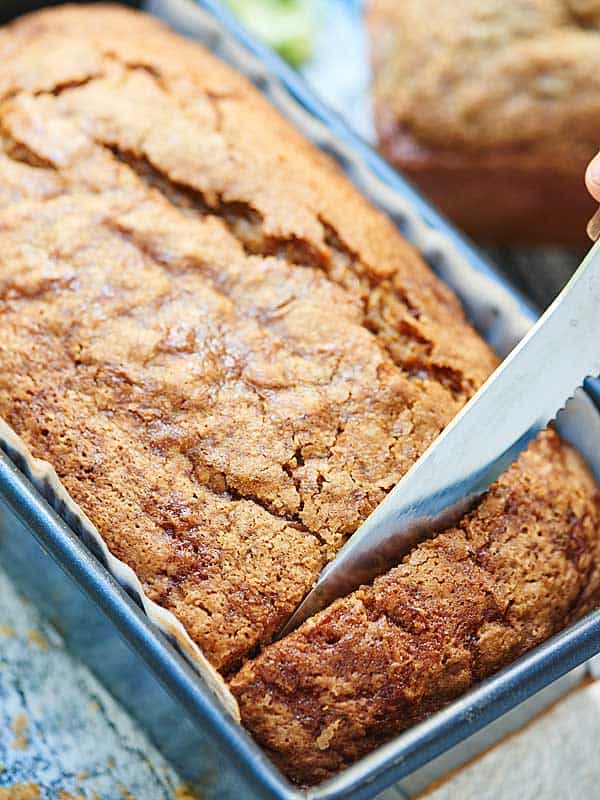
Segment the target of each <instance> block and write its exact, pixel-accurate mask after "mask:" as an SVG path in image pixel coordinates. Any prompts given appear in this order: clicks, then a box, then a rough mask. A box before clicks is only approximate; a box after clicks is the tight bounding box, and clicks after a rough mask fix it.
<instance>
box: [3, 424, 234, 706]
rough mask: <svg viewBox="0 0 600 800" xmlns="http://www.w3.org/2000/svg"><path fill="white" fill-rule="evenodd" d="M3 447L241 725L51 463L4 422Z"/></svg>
mask: <svg viewBox="0 0 600 800" xmlns="http://www.w3.org/2000/svg"><path fill="white" fill-rule="evenodd" d="M0 445H1V446H2V449H4V450H5V451H6V452H7V453H8V455H9V457H10V458H11V460H13V461H14V462H15V463H16V465H17V466H18V468H19V469H20V470H21V472H23V473H24V474H25V475H26V477H27V478H29V480H30V481H31V483H32V484H33V485H34V486H35V488H36V489H37V490H38V491H39V492H40V493H41V494H42V495H43V497H45V499H46V500H47V501H48V502H49V504H50V505H51V506H52V508H53V509H54V510H55V511H56V512H57V514H59V516H60V517H62V519H63V520H64V521H65V522H66V523H67V525H68V526H69V527H70V528H71V529H72V530H73V531H74V532H76V533H77V535H78V536H79V537H80V538H81V539H82V541H83V542H84V543H85V545H86V546H87V547H88V548H89V549H90V550H91V551H92V552H94V553H95V554H96V555H97V556H99V558H100V560H101V561H102V562H103V563H104V565H105V566H106V569H107V570H108V571H109V572H110V574H111V575H112V576H113V578H115V580H116V581H117V582H118V583H119V584H120V585H121V586H122V587H123V588H124V589H125V590H126V591H127V592H128V593H129V594H133V595H134V596H135V597H136V598H137V599H138V600H139V602H140V605H141V606H142V608H143V609H144V612H145V613H146V615H147V617H148V619H149V620H150V622H152V623H153V624H154V625H156V627H157V628H158V629H159V630H160V631H161V632H162V633H164V634H165V635H166V636H167V637H168V638H169V640H171V641H173V642H175V644H176V645H177V646H178V647H179V649H180V650H181V652H182V653H183V654H184V655H185V656H186V657H187V659H188V660H189V661H190V662H191V664H192V666H193V667H194V668H195V669H196V671H197V672H198V673H199V674H200V675H201V676H202V678H203V679H204V681H205V682H206V684H207V685H208V686H209V687H210V689H211V690H212V692H213V693H214V694H215V696H216V697H217V698H218V699H219V700H220V702H221V703H222V705H223V707H224V709H225V711H226V712H227V713H228V714H229V715H230V716H232V717H233V718H234V719H235V720H237V721H238V722H239V721H240V710H239V707H238V704H237V701H236V699H235V697H234V696H233V695H232V694H231V692H230V691H229V688H228V687H227V684H226V682H225V680H224V679H223V678H222V677H221V675H220V674H219V673H218V672H217V670H216V669H215V668H214V667H213V666H212V665H211V664H210V662H209V661H208V659H207V658H206V656H205V655H204V654H203V653H202V651H201V649H200V648H199V647H198V645H197V644H196V643H195V642H194V641H192V639H191V638H190V636H189V634H188V633H187V631H186V630H185V628H184V627H183V625H182V624H181V622H179V620H178V619H177V618H176V617H175V616H174V615H173V614H172V613H171V612H170V611H167V610H166V609H165V608H162V606H159V605H158V604H157V603H155V602H154V601H153V600H150V599H149V598H148V597H146V595H145V593H144V590H143V588H142V584H141V583H140V580H139V578H138V577H137V575H136V574H135V572H134V571H133V570H132V569H131V567H128V566H127V564H124V563H123V562H122V561H120V560H119V559H118V558H115V556H114V555H113V554H112V553H111V552H110V550H109V549H108V547H107V545H106V542H105V541H104V539H103V538H102V536H101V535H100V533H99V531H98V529H97V528H96V526H95V525H94V524H93V523H92V521H91V520H90V519H89V517H88V516H87V515H86V513H85V512H84V511H82V509H81V508H80V507H79V506H78V505H77V503H76V502H75V501H74V500H73V498H72V497H71V496H70V495H69V493H68V492H67V490H66V489H65V487H64V486H63V485H62V483H61V482H60V479H59V477H58V475H57V474H56V471H55V470H54V467H53V466H52V465H51V464H49V463H48V462H47V461H43V460H42V459H39V458H35V457H34V456H33V455H32V454H31V452H30V451H29V448H28V447H27V445H26V444H25V442H23V440H22V439H21V438H20V437H19V436H18V435H17V434H16V433H15V432H14V431H13V429H12V428H11V427H10V426H9V425H7V423H6V422H5V421H4V420H3V419H0Z"/></svg>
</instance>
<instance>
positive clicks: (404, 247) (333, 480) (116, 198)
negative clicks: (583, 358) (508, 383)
mask: <svg viewBox="0 0 600 800" xmlns="http://www.w3.org/2000/svg"><path fill="white" fill-rule="evenodd" d="M0 64H1V65H2V66H1V67H0V206H1V207H2V213H1V215H0V253H1V254H2V255H1V257H0V354H1V356H0V357H1V359H2V366H3V369H2V374H1V375H0V415H2V416H3V417H4V418H5V419H6V421H7V422H8V423H9V424H10V425H11V426H12V428H13V429H14V430H15V431H16V432H17V433H18V434H19V435H20V436H21V437H22V439H23V440H24V442H25V444H26V445H27V446H28V447H29V449H30V450H31V452H32V454H33V455H34V456H35V457H38V458H42V459H44V460H46V461H48V462H50V463H51V464H52V465H53V466H54V467H55V469H56V471H57V474H58V476H59V478H60V479H61V481H62V483H63V484H64V486H65V488H66V489H67V490H68V492H69V493H70V495H71V497H72V498H73V500H74V501H75V502H76V503H77V504H78V505H79V506H80V507H81V508H82V510H83V511H84V512H85V513H86V514H87V516H88V517H89V518H90V520H91V521H92V522H93V523H94V525H95V526H96V527H97V528H98V530H99V532H100V534H101V535H102V537H103V538H104V540H105V541H106V543H107V545H108V547H109V549H110V550H111V552H112V553H113V554H114V555H115V556H116V557H117V558H119V559H121V560H122V561H124V562H125V563H126V564H128V565H129V566H130V567H132V569H133V570H134V571H135V572H136V574H137V575H138V576H139V578H140V580H141V582H142V584H143V586H144V590H145V592H146V594H147V595H148V596H149V597H150V599H152V600H154V601H156V602H157V603H159V604H160V605H162V606H164V607H165V608H167V609H168V610H171V611H173V613H174V614H175V616H176V617H178V619H179V620H180V621H181V622H182V623H183V624H184V625H185V626H186V628H187V630H188V631H189V633H190V635H191V637H192V638H193V639H194V640H195V641H196V642H197V643H198V644H199V646H200V647H201V648H202V650H203V652H204V653H205V654H206V656H207V657H208V658H209V660H210V661H211V663H212V664H213V665H214V666H215V667H216V668H217V669H219V670H220V671H221V673H223V674H227V673H230V672H231V671H232V670H234V669H236V668H237V667H238V666H239V665H240V664H241V663H242V662H243V661H244V659H245V658H246V657H247V656H248V655H249V654H251V653H254V652H256V650H257V649H258V648H260V646H261V645H263V644H264V643H265V642H267V641H269V639H270V638H271V637H272V635H273V633H274V631H275V630H277V629H278V628H279V627H280V625H281V624H282V623H283V622H284V621H285V619H286V618H287V617H288V615H289V614H290V613H291V611H292V610H293V609H294V607H295V606H296V604H297V602H298V601H299V600H300V598H301V597H302V595H303V594H304V593H305V592H306V591H307V589H308V588H309V587H310V586H311V584H312V583H313V581H314V580H315V578H316V577H317V575H318V573H319V572H320V570H321V568H322V566H323V565H324V563H325V562H326V560H327V559H329V558H331V557H332V556H333V555H334V554H335V552H336V551H337V549H338V548H339V546H340V545H341V544H342V543H343V542H344V541H345V540H346V539H347V537H348V536H349V535H350V534H351V533H352V532H353V530H355V528H356V527H357V526H358V525H359V524H360V522H361V521H362V520H363V519H364V518H365V517H366V516H367V515H368V513H369V512H370V511H371V510H372V509H373V508H374V507H375V506H376V505H377V504H378V503H379V502H380V500H381V499H382V498H383V497H384V496H385V494H386V492H387V491H388V490H389V489H390V488H391V487H392V486H393V485H395V483H396V482H397V481H398V480H399V478H400V477H401V476H402V475H403V474H404V473H405V472H406V471H407V470H408V469H409V468H410V466H411V465H412V464H413V463H414V461H415V460H416V458H417V457H418V455H419V454H420V453H421V452H422V451H423V450H424V449H425V448H426V447H427V445H428V444H429V443H430V442H431V441H433V439H434V438H435V437H436V436H437V434H438V433H439V432H440V430H441V429H442V428H443V427H444V425H445V424H446V423H447V422H448V421H449V420H450V419H451V418H452V417H453V416H454V414H455V413H456V411H457V410H458V409H459V408H460V407H461V406H462V405H463V403H464V402H465V401H466V399H467V398H468V397H469V396H470V394H471V393H472V392H473V391H474V390H475V389H476V388H477V387H478V386H479V385H480V384H481V383H482V381H483V380H484V379H485V377H487V375H488V374H489V373H490V372H491V371H492V369H493V367H494V365H495V363H496V360H495V357H494V356H493V354H492V353H491V351H490V350H489V348H488V347H487V346H486V345H485V344H484V343H483V341H482V340H481V339H480V338H479V337H478V336H477V334H476V333H475V332H474V331H473V330H472V329H471V327H470V326H469V325H468V324H467V322H466V321H465V319H464V316H463V313H462V310H461V308H460V306H459V304H458V302H457V300H456V298H454V297H453V295H452V294H451V293H450V292H449V290H448V289H447V288H446V287H444V286H443V285H442V284H441V283H440V282H439V281H438V280H437V279H436V278H435V277H434V276H433V274H432V273H431V272H430V270H429V269H428V268H427V267H426V266H425V265H424V264H423V262H422V261H421V259H420V258H419V256H418V255H417V254H416V252H415V251H414V249H413V248H412V247H411V246H409V245H408V244H407V243H406V242H405V241H404V240H402V238H401V237H400V236H399V234H398V233H397V231H396V230H395V228H394V226H393V225H392V223H391V222H390V221H389V220H387V219H386V217H385V216H384V215H383V214H382V213H380V212H379V211H377V210H376V209H374V208H373V207H371V206H370V205H369V204H368V203H367V202H366V201H365V200H364V199H363V198H362V197H361V196H360V195H359V194H358V193H357V192H356V191H355V190H354V188H353V187H352V186H351V184H350V183H349V182H348V181H347V179H346V178H345V177H344V176H343V175H342V173H341V172H340V171H339V170H338V169H337V167H335V166H334V165H333V163H332V162H330V160H329V159H327V158H326V157H325V156H324V155H323V154H321V153H320V152H319V151H317V150H316V149H315V148H314V147H312V146H311V145H310V144H308V143H307V142H306V141H305V140H304V139H303V138H302V137H301V136H300V135H299V134H298V133H296V132H295V131H294V129H293V128H292V127H291V126H290V125H289V124H288V123H287V122H285V121H284V120H283V119H282V118H281V117H280V116H279V114H277V112H275V111H274V110H273V109H272V108H271V107H270V106H269V105H268V104H267V103H266V101H265V100H264V99H263V98H262V97H261V96H260V95H259V93H258V92H257V91H256V90H255V89H254V88H253V87H251V86H250V84H249V83H248V82H247V81H246V80H245V79H244V78H242V77H241V76H239V75H237V74H236V73H235V72H233V71H232V70H231V69H230V68H228V67H227V66H225V65H224V64H221V63H220V62H219V61H218V60H216V59H215V58H214V57H213V56H212V55H210V54H209V53H207V52H206V51H204V50H203V49H202V48H201V47H199V46H197V45H195V44H193V43H191V42H188V41H186V40H184V39H181V38H180V37H178V36H176V35H175V34H173V33H171V32H169V31H167V30H166V29H165V28H164V27H163V26H162V25H161V24H160V23H159V22H157V21H156V20H154V19H152V18H150V17H148V16H144V15H142V14H140V13H138V12H133V11H129V10H126V9H123V8H118V7H109V6H90V7H87V8H86V7H81V6H72V7H70V6H67V7H62V8H58V9H48V10H45V11H41V12H37V13H35V14H33V15H31V16H28V17H24V18H22V19H21V20H20V21H17V22H16V23H14V24H12V25H11V26H9V27H8V28H6V29H4V30H3V31H1V32H0Z"/></svg>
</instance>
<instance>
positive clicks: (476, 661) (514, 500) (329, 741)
mask: <svg viewBox="0 0 600 800" xmlns="http://www.w3.org/2000/svg"><path fill="white" fill-rule="evenodd" d="M599 522H600V499H599V498H598V495H597V494H595V486H594V483H593V481H592V479H591V477H590V475H589V473H588V472H587V469H586V468H585V466H584V464H583V463H582V462H581V460H580V459H579V457H578V456H577V455H576V454H575V453H574V452H573V451H572V450H570V449H569V448H567V447H566V446H564V445H561V443H560V442H559V440H558V438H557V437H556V435H555V434H553V433H551V432H548V433H546V434H544V435H543V436H542V437H540V439H538V440H537V441H536V442H535V444H534V445H533V446H532V447H531V448H530V449H529V451H528V452H526V453H525V454H523V456H522V457H521V459H520V461H519V462H518V464H516V465H514V466H513V467H511V469H510V470H509V471H508V473H507V474H506V475H504V476H503V477H502V479H501V480H500V481H499V482H498V483H497V484H496V485H495V486H494V487H493V488H492V489H491V490H490V492H489V494H488V495H487V496H486V498H485V499H484V500H483V502H482V503H481V504H480V505H479V507H478V508H477V509H476V510H475V511H473V512H472V513H471V514H470V515H469V516H468V517H467V518H466V519H464V520H463V521H462V522H461V524H460V526H459V527H458V528H456V529H453V530H448V531H446V532H444V533H441V534H439V535H438V536H437V538H435V539H434V540H432V541H428V542H426V543H424V544H422V545H420V546H419V547H417V548H416V549H415V550H414V551H413V552H412V553H411V554H410V555H409V556H408V557H407V558H406V559H405V561H404V563H403V564H402V565H401V566H399V567H397V568H395V569H393V570H391V571H390V572H389V573H388V574H386V575H384V576H382V577H381V578H379V579H377V580H376V581H375V583H374V585H373V586H372V587H363V588H362V589H360V590H358V591H357V592H355V593H354V594H352V595H351V596H349V597H347V598H345V599H343V600H340V601H337V602H336V603H334V604H333V605H332V606H331V607H330V608H328V609H326V610H325V611H323V612H321V613H320V614H318V615H317V616H316V617H313V618H312V619H310V620H309V621H308V622H306V623H305V624H304V625H303V626H302V627H301V628H299V629H298V630H297V631H296V632H295V633H293V634H291V635H290V636H288V637H286V638H285V639H283V640H281V641H279V642H277V643H275V644H271V645H269V646H268V647H267V648H266V649H265V650H264V651H263V653H262V654H261V655H260V656H259V657H258V658H257V659H255V660H254V661H249V662H247V663H246V665H245V666H244V667H243V668H242V670H241V671H240V672H239V673H238V674H237V675H236V676H235V678H234V679H233V680H232V682H231V688H232V689H233V692H234V694H235V695H236V697H237V699H238V701H239V703H240V709H241V713H242V721H243V722H244V724H245V725H246V726H247V727H248V728H250V730H251V731H252V732H253V734H254V736H255V737H256V738H257V739H258V741H259V742H260V743H261V744H262V745H263V747H265V748H266V749H267V750H268V752H269V753H270V754H271V756H272V757H273V759H274V760H275V761H276V762H277V763H278V765H279V766H280V767H281V769H282V770H283V771H284V772H285V773H286V774H288V775H289V776H291V777H292V778H293V779H294V780H295V781H298V782H299V783H308V784H310V783H315V782H317V781H320V780H322V779H324V778H326V777H328V776H329V775H331V774H332V773H333V772H335V771H337V770H339V769H341V768H343V767H345V766H347V765H348V764H350V763H352V762H353V761H355V760H356V759H357V758H359V757H360V756H362V755H364V754H365V753H367V752H369V751H370V750H372V749H373V748H374V747H376V746H377V745H379V744H382V743H383V742H385V741H386V740H388V739H389V738H391V737H392V736H393V735H394V734H396V733H399V732H400V731H402V730H403V729H405V728H407V727H408V726H410V725H412V724H414V723H415V722H418V721H419V720H420V719H422V718H423V717H424V716H426V715H427V714H429V713H431V712H433V711H435V710H437V709H439V708H441V707H442V706H443V705H444V704H445V703H447V702H448V701H450V700H452V699H453V698H455V697H457V696H458V695H459V694H461V693H463V692H464V691H465V690H466V689H468V688H469V687H470V686H471V685H472V684H473V683H474V682H476V681H479V680H481V679H483V678H485V677H486V676H488V675H490V674H491V673H492V672H494V671H495V670H497V669H499V668H500V667H502V666H504V665H505V664H507V663H508V662H509V661H511V660H513V659H515V658H516V657H517V656H519V655H521V654H522V653H524V652H525V651H526V650H528V649H530V648H531V647H533V646H535V645H536V644H538V643H539V642H541V641H543V640H544V639H545V638H547V637H548V636H550V635H551V634H553V633H554V632H556V631H557V630H559V629H560V628H561V627H563V626H564V625H565V624H567V623H568V622H569V621H571V620H573V619H574V618H576V617H577V616H578V615H581V614H582V613H584V612H585V611H587V610H589V609H590V608H591V607H592V606H593V605H596V604H597V603H598V602H599V601H600V538H599V537H598V525H599Z"/></svg>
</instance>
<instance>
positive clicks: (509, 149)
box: [367, 0, 600, 243]
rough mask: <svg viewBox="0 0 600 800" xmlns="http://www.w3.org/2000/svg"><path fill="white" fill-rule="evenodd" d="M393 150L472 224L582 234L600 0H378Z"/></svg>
mask: <svg viewBox="0 0 600 800" xmlns="http://www.w3.org/2000/svg"><path fill="white" fill-rule="evenodd" d="M367 19H368V27H369V31H370V39H371V42H372V61H373V69H374V97H375V101H374V105H375V117H376V127H377V131H378V136H379V143H380V147H381V149H382V152H383V153H384V155H385V156H386V158H387V159H388V160H389V161H390V162H391V163H393V164H395V165H396V166H397V167H398V168H399V169H400V170H401V171H403V172H404V173H405V174H406V175H407V176H408V177H409V178H411V179H412V180H413V181H414V182H415V183H417V184H418V185H419V186H420V187H421V189H422V190H423V191H424V192H425V194H426V195H428V196H429V197H431V199H432V200H433V201H434V202H436V203H437V204H439V205H440V207H441V208H442V209H443V210H445V211H446V213H448V214H449V216H451V217H452V218H453V219H454V220H455V222H457V224H459V225H460V226H461V227H463V228H465V229H466V230H468V231H469V233H471V234H472V235H474V236H477V237H479V238H489V239H497V240H500V241H501V240H514V241H539V240H547V241H565V242H568V241H573V242H580V243H581V242H583V241H584V239H585V222H586V220H587V218H588V217H589V215H590V214H591V213H592V212H593V208H594V206H593V202H592V200H591V198H590V197H589V195H588V193H587V192H586V191H585V187H584V185H583V177H582V176H583V174H584V171H585V167H586V164H587V163H588V161H589V160H590V158H591V157H592V156H593V155H594V154H595V153H596V151H597V139H598V136H597V131H598V128H597V119H598V114H599V112H600V99H599V98H600V91H599V89H600V87H599V86H598V85H597V82H598V79H597V77H596V76H593V77H591V78H590V77H589V76H590V74H591V72H593V71H594V68H593V65H594V64H596V63H597V62H598V43H599V42H600V6H598V4H597V3H595V2H594V3H585V2H583V3H578V2H574V1H573V2H571V1H570V0H518V1H517V2H514V3H503V2H501V0H493V1H492V2H487V3H485V4H482V3H478V2H476V0H461V2H458V3H452V4H444V5H443V7H442V6H440V4H438V3H433V1H432V0H425V2H414V0H410V1H409V2H403V3H396V2H394V0H370V2H369V4H368V11H367Z"/></svg>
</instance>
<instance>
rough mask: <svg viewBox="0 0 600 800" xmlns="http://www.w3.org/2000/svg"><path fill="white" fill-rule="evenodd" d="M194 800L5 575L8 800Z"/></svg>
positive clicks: (2, 726)
mask: <svg viewBox="0 0 600 800" xmlns="http://www.w3.org/2000/svg"><path fill="white" fill-rule="evenodd" d="M21 797H22V798H23V800H30V799H31V800H38V798H39V800H83V799H84V798H85V800H134V798H135V800H172V799H173V798H176V800H190V798H191V795H189V794H187V793H186V789H185V787H184V786H182V785H181V781H180V780H179V779H178V777H177V775H176V774H175V772H174V771H173V769H172V768H171V767H170V766H169V765H168V764H167V763H166V761H165V760H164V759H163V758H162V756H161V755H160V754H159V753H158V752H157V751H156V750H155V749H154V748H153V747H152V745H151V744H150V743H149V741H148V740H147V738H146V737H145V735H144V734H143V733H142V732H141V731H140V730H139V729H138V728H137V726H136V725H135V724H134V723H133V722H132V721H131V719H130V718H129V717H128V716H127V714H126V713H125V712H124V711H123V710H122V709H121V708H120V707H119V706H118V705H117V704H116V703H115V701H114V700H113V699H112V698H111V696H110V695H109V694H108V692H106V690H105V689H104V688H103V687H102V686H101V685H100V684H99V683H98V681H97V680H96V679H95V678H94V676H93V675H92V674H91V673H90V672H89V671H88V670H87V669H86V668H85V667H83V666H82V665H80V664H79V663H77V661H75V660H74V659H73V658H72V657H71V656H70V655H69V653H68V652H67V651H66V650H65V647H64V644H63V642H62V639H61V637H60V636H59V635H58V633H57V632H56V631H55V630H54V628H52V627H51V626H50V625H49V624H48V623H47V622H45V621H44V620H43V619H42V617H41V616H40V614H39V612H38V611H37V610H36V609H35V608H34V607H33V606H32V605H31V604H29V603H28V602H26V601H25V600H24V599H23V598H22V597H21V596H20V595H19V593H18V591H17V589H16V587H15V586H14V585H13V584H12V582H11V581H10V580H9V578H8V577H7V576H6V574H5V573H4V572H3V571H2V570H1V569H0V800H19V798H21Z"/></svg>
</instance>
